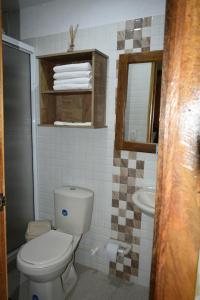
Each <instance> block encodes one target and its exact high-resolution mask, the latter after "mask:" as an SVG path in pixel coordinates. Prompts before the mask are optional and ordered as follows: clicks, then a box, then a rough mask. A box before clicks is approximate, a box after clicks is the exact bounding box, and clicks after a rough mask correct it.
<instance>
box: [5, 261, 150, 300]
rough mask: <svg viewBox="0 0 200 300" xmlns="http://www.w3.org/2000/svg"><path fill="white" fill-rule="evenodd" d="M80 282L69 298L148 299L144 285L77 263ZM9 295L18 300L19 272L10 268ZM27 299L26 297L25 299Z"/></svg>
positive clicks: (75, 299) (99, 299) (97, 299)
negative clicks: (126, 281)
mask: <svg viewBox="0 0 200 300" xmlns="http://www.w3.org/2000/svg"><path fill="white" fill-rule="evenodd" d="M75 267H76V270H77V273H78V282H77V284H76V286H75V288H74V289H73V290H72V291H71V293H70V294H69V295H68V298H67V300H148V294H149V291H148V289H147V288H145V287H143V286H139V285H136V284H129V283H124V282H122V281H121V280H118V279H115V278H111V277H110V276H107V275H105V274H103V273H101V272H98V271H96V270H93V269H89V268H86V267H84V266H82V265H79V264H76V266H75ZM8 277H9V297H10V299H12V300H18V285H19V273H18V271H17V270H16V268H14V267H13V268H10V270H9V276H8ZM24 300H25V299H24Z"/></svg>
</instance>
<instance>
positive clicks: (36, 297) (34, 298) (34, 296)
mask: <svg viewBox="0 0 200 300" xmlns="http://www.w3.org/2000/svg"><path fill="white" fill-rule="evenodd" d="M32 300H40V299H39V298H38V296H37V295H33V296H32Z"/></svg>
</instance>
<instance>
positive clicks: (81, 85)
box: [53, 83, 92, 91]
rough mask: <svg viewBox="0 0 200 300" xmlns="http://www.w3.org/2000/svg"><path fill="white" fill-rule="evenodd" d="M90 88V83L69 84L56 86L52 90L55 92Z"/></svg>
mask: <svg viewBox="0 0 200 300" xmlns="http://www.w3.org/2000/svg"><path fill="white" fill-rule="evenodd" d="M91 88H92V86H91V84H90V83H74V84H73V83H70V84H58V85H54V86H53V89H54V90H55V91H62V90H90V89H91Z"/></svg>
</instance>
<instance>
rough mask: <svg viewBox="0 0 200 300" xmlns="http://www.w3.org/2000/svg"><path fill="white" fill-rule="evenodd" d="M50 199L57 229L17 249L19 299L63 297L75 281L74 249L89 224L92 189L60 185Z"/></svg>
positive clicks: (47, 299)
mask: <svg viewBox="0 0 200 300" xmlns="http://www.w3.org/2000/svg"><path fill="white" fill-rule="evenodd" d="M54 202H55V223H56V224H57V225H59V227H58V229H57V230H50V231H48V232H46V233H44V234H42V235H41V236H39V237H36V238H35V239H32V240H30V241H28V242H27V243H26V244H25V245H23V246H22V247H21V249H20V250H19V252H18V255H17V267H18V270H19V271H20V273H21V278H22V280H21V283H22V284H21V286H20V295H19V300H53V299H54V300H55V299H56V300H64V299H65V298H66V295H67V294H68V293H69V292H70V290H71V289H72V288H73V286H74V285H75V283H76V280H77V276H76V273H75V270H74V267H73V262H74V252H75V250H76V248H77V246H78V243H79V241H80V239H81V235H82V234H83V233H85V232H87V231H88V229H89V226H90V223H91V217H92V208H93V192H92V191H90V190H87V189H83V188H77V187H64V188H60V189H57V190H56V191H55V197H54Z"/></svg>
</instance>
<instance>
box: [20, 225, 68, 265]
mask: <svg viewBox="0 0 200 300" xmlns="http://www.w3.org/2000/svg"><path fill="white" fill-rule="evenodd" d="M72 240H73V237H72V235H69V234H66V233H63V232H59V231H56V230H50V231H49V232H47V233H45V234H43V235H41V236H39V237H37V238H35V239H33V240H31V241H29V242H28V243H27V244H25V245H24V246H23V247H22V249H21V255H20V256H21V258H22V259H23V261H25V262H27V263H30V264H34V265H47V264H50V263H53V262H54V261H56V260H58V259H59V258H61V257H62V256H63V255H65V254H66V252H68V250H69V249H70V248H71V246H72Z"/></svg>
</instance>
